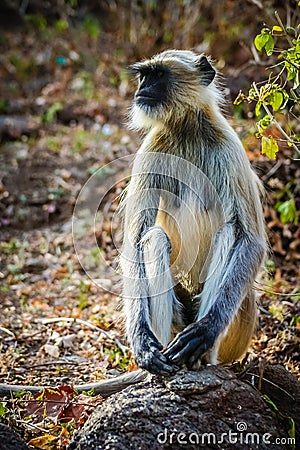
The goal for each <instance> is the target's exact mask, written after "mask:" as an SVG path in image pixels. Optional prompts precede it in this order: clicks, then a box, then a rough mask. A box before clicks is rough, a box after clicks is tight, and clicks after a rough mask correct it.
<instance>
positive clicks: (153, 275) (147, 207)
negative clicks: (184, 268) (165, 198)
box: [121, 189, 177, 374]
mask: <svg viewBox="0 0 300 450" xmlns="http://www.w3.org/2000/svg"><path fill="white" fill-rule="evenodd" d="M159 194H160V192H159V191H158V190H155V189H148V190H146V189H145V190H143V191H138V192H136V191H135V192H134V195H132V198H129V199H128V201H127V203H126V218H125V233H124V239H125V242H124V248H123V252H122V255H121V266H122V271H123V297H124V313H125V316H126V331H127V336H128V338H129V341H130V343H131V346H132V348H133V353H134V356H135V359H136V362H137V364H138V365H139V366H140V367H141V368H144V369H146V370H148V371H149V372H152V373H161V374H169V373H172V372H174V371H175V370H176V369H177V368H176V366H174V365H173V364H172V363H170V361H168V360H167V358H166V357H165V356H164V355H163V354H162V353H161V352H160V350H162V348H163V345H162V344H161V342H160V341H159V339H161V338H162V339H163V341H164V343H165V342H166V341H167V340H168V336H169V328H170V321H171V309H172V300H173V297H172V294H170V288H171V280H170V278H166V276H165V270H166V266H167V261H168V260H169V252H170V243H169V240H168V238H167V235H166V234H165V233H164V232H163V231H162V229H160V228H159V229H158V228H157V227H155V228H154V229H151V227H152V226H153V225H154V223H155V219H156V215H157V208H158V203H159ZM137 205H138V209H137ZM158 230H159V232H158ZM158 235H159V237H158ZM160 246H161V247H162V248H161V249H160V254H158V252H157V250H158V249H159V247H160ZM149 276H150V279H148V277H149ZM163 277H165V279H164V285H163V284H162V280H163ZM156 283H158V284H156ZM159 285H160V287H159V288H158V286H159ZM161 288H162V289H161ZM161 290H163V291H164V292H161ZM151 294H154V298H152V295H151ZM163 294H164V295H165V296H167V297H168V298H169V299H170V301H166V300H165V299H164V298H163V297H162V295H163ZM155 297H157V300H158V301H157V307H158V310H159V312H160V313H161V314H165V316H164V318H165V328H164V329H162V325H163V320H162V319H160V318H156V317H154V315H155V314H156V313H157V312H158V311H157V308H156V306H155V305H156V303H154V302H155ZM160 300H161V301H163V303H162V304H161V305H159V301H160ZM164 306H165V307H166V311H165V312H164V313H163V311H162V310H163V307H164ZM151 317H152V324H153V326H154V330H155V331H156V333H157V335H155V333H154V331H153V329H152V326H151Z"/></svg>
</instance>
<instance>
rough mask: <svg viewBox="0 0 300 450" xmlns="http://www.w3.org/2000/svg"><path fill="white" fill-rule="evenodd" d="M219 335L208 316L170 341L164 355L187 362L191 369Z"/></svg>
mask: <svg viewBox="0 0 300 450" xmlns="http://www.w3.org/2000/svg"><path fill="white" fill-rule="evenodd" d="M217 335H218V333H217V330H216V327H214V325H213V324H212V322H211V320H209V318H208V316H206V317H204V318H203V319H201V320H200V321H199V322H195V323H192V324H190V325H188V326H187V327H186V328H185V329H184V330H183V331H181V332H180V333H179V334H178V335H177V336H176V337H175V339H174V340H173V341H172V342H170V344H169V345H168V347H167V349H166V350H165V351H164V355H165V356H166V357H167V358H168V359H169V360H170V361H171V362H173V363H176V364H186V366H187V368H188V369H191V368H192V367H193V365H194V364H195V363H196V362H197V361H198V360H199V359H200V357H201V356H202V355H203V354H204V353H206V352H207V350H209V349H210V348H212V347H213V345H214V343H215V340H216V338H217Z"/></svg>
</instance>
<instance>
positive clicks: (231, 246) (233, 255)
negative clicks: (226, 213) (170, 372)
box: [164, 224, 265, 367]
mask: <svg viewBox="0 0 300 450" xmlns="http://www.w3.org/2000/svg"><path fill="white" fill-rule="evenodd" d="M234 233H235V234H236V233H237V230H234V227H233V226H231V225H230V224H227V225H225V226H224V227H223V229H222V230H221V231H220V232H219V233H218V235H217V236H216V243H215V248H214V254H215V257H214V258H213V260H212V263H211V266H210V270H209V274H208V279H207V281H206V283H205V285H204V289H203V292H202V294H201V295H200V298H201V303H202V307H201V306H200V310H199V315H198V320H197V321H196V322H195V323H192V324H190V325H189V326H188V327H187V328H186V329H185V330H183V331H182V332H181V333H179V334H178V335H177V336H176V338H175V339H174V340H173V341H172V342H171V343H170V344H169V346H168V348H167V350H166V351H165V352H164V355H165V356H166V357H167V358H168V359H170V360H171V361H173V362H175V363H185V364H186V365H187V366H188V367H192V366H193V364H194V363H195V362H196V361H197V360H199V358H200V357H201V356H202V355H203V354H204V353H206V352H207V351H208V350H209V349H211V348H212V347H213V346H214V344H215V342H216V341H217V339H218V337H219V336H220V335H221V334H222V333H223V332H224V331H225V330H226V328H227V327H228V326H229V325H230V323H231V322H232V320H233V319H234V317H235V315H236V313H237V311H238V308H239V307H240V305H241V302H242V300H243V298H244V296H245V294H246V292H247V289H249V286H251V284H252V282H253V280H254V278H255V275H256V273H257V271H258V269H259V266H260V264H261V261H262V258H263V256H264V252H265V247H264V242H262V241H261V239H260V238H259V237H256V236H254V235H253V234H251V233H250V232H246V231H244V232H243V233H242V234H241V232H240V230H239V232H238V236H239V237H238V238H234V239H233V240H232V238H233V237H234ZM226 247H227V248H226ZM222 255H223V257H222ZM224 255H225V257H224ZM218 257H219V258H221V260H222V258H223V260H222V261H221V264H220V268H218V267H217V265H218V261H217V260H216V258H218Z"/></svg>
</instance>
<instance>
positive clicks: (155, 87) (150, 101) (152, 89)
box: [135, 66, 169, 106]
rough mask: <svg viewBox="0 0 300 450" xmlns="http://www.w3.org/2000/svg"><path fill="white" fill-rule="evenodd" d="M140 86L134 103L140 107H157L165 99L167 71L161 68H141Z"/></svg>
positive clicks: (167, 81) (167, 80) (167, 79)
mask: <svg viewBox="0 0 300 450" xmlns="http://www.w3.org/2000/svg"><path fill="white" fill-rule="evenodd" d="M139 76H140V85H139V89H138V91H137V92H136V94H135V102H136V104H137V105H140V106H158V105H159V104H162V103H164V101H165V100H166V99H167V92H168V83H169V70H168V69H166V68H165V67H163V66H153V67H141V68H140V69H139Z"/></svg>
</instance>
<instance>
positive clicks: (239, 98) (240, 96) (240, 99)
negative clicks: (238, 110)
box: [233, 91, 246, 105]
mask: <svg viewBox="0 0 300 450" xmlns="http://www.w3.org/2000/svg"><path fill="white" fill-rule="evenodd" d="M245 99H246V96H245V94H243V93H242V91H240V92H239V94H238V96H237V98H236V99H235V100H234V102H233V104H234V105H239V104H240V103H243V101H244V100H245Z"/></svg>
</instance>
